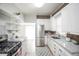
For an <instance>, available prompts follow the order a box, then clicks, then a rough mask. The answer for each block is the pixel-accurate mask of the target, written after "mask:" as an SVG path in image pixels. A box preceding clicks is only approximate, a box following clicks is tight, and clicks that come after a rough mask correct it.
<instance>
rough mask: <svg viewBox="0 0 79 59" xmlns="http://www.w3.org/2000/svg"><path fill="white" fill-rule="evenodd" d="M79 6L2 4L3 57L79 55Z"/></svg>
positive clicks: (0, 48)
mask: <svg viewBox="0 0 79 59" xmlns="http://www.w3.org/2000/svg"><path fill="white" fill-rule="evenodd" d="M78 10H79V3H0V56H79V50H78V49H79V27H78V24H79V23H78V22H79V20H78V19H79V16H78V15H79V11H78Z"/></svg>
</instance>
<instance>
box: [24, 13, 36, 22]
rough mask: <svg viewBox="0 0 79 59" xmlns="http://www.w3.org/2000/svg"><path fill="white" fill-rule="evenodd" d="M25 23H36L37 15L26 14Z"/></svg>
mask: <svg viewBox="0 0 79 59" xmlns="http://www.w3.org/2000/svg"><path fill="white" fill-rule="evenodd" d="M24 21H25V22H26V23H35V22H36V15H35V14H28V15H27V14H24Z"/></svg>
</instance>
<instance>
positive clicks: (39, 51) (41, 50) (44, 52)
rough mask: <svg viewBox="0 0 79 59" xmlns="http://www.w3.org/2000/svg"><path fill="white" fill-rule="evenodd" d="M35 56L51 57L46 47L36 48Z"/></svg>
mask: <svg viewBox="0 0 79 59" xmlns="http://www.w3.org/2000/svg"><path fill="white" fill-rule="evenodd" d="M36 56H53V55H52V54H51V52H50V50H49V48H48V47H47V46H45V47H36Z"/></svg>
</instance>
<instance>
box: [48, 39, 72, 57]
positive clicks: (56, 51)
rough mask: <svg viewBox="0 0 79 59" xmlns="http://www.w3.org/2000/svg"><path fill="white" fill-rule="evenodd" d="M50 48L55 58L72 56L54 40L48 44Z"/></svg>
mask: <svg viewBox="0 0 79 59" xmlns="http://www.w3.org/2000/svg"><path fill="white" fill-rule="evenodd" d="M48 47H49V48H50V50H51V52H52V53H53V55H54V56H70V55H71V54H70V53H68V52H67V51H66V50H65V49H64V48H63V47H61V46H60V45H59V44H57V43H56V42H54V41H53V40H50V41H49V42H48Z"/></svg>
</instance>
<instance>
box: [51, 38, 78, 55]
mask: <svg viewBox="0 0 79 59" xmlns="http://www.w3.org/2000/svg"><path fill="white" fill-rule="evenodd" d="M51 39H52V40H53V41H55V42H56V43H58V44H59V45H61V46H62V47H63V48H65V49H66V50H67V51H68V52H70V53H71V54H79V45H75V44H73V43H72V42H68V41H66V40H65V38H61V39H53V38H51Z"/></svg>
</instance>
